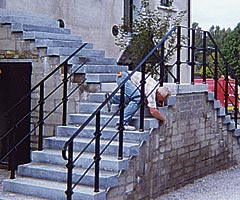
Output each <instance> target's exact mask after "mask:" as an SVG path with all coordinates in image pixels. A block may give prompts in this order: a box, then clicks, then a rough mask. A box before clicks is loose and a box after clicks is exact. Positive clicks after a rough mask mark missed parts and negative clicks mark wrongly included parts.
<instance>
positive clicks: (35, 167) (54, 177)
mask: <svg viewBox="0 0 240 200" xmlns="http://www.w3.org/2000/svg"><path fill="white" fill-rule="evenodd" d="M85 170H86V169H84V168H77V167H75V168H74V173H73V183H77V181H78V179H79V178H80V177H81V176H82V175H83V174H84V172H85ZM94 173H95V171H94V169H90V170H89V172H88V173H87V174H86V175H85V177H84V178H83V179H82V180H81V183H80V184H81V185H87V186H92V187H93V186H94V176H95V174H94ZM18 175H20V176H24V177H32V178H37V179H45V180H50V181H57V182H64V183H67V173H66V167H65V166H60V165H52V164H47V163H44V164H43V163H29V164H24V165H20V166H19V169H18ZM117 176H118V173H117V172H111V171H103V170H102V171H100V176H99V184H100V187H101V188H108V187H110V186H112V187H113V186H115V185H116V184H117V182H118V180H117Z"/></svg>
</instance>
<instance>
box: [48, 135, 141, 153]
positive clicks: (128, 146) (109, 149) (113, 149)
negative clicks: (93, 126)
mask: <svg viewBox="0 0 240 200" xmlns="http://www.w3.org/2000/svg"><path fill="white" fill-rule="evenodd" d="M116 132H117V131H116ZM93 134H94V132H92V133H91V135H89V138H76V139H75V140H74V149H73V150H74V151H79V152H81V151H82V150H83V149H84V148H86V150H85V152H88V153H94V152H95V143H94V142H93V143H92V144H90V145H89V146H88V144H89V142H90V141H91V140H92V138H93V137H94V135H93ZM112 137H113V136H112ZM68 139H69V138H66V137H49V138H46V139H45V140H44V148H48V149H62V147H63V146H64V144H65V142H66V141H67V140H68ZM109 142H110V141H108V140H103V139H101V141H100V151H102V150H103V149H104V148H106V149H105V151H104V155H113V156H117V155H118V146H119V142H118V141H113V142H111V144H110V145H109ZM108 145H109V146H108ZM138 153H139V144H138V143H133V142H124V146H123V155H124V156H133V155H138Z"/></svg>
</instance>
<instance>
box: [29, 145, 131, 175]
mask: <svg viewBox="0 0 240 200" xmlns="http://www.w3.org/2000/svg"><path fill="white" fill-rule="evenodd" d="M78 153H79V152H78ZM78 153H75V154H74V157H76V155H77V154H78ZM93 157H94V154H92V153H86V152H85V153H83V155H82V156H81V158H80V159H79V160H78V161H77V162H76V163H75V166H76V167H81V168H87V167H88V166H89V165H90V164H91V163H92V162H93ZM32 161H33V162H41V163H49V164H55V165H62V166H65V165H66V160H63V158H62V152H61V150H55V149H44V150H43V151H33V152H32ZM128 167H129V161H128V158H126V157H125V158H123V159H122V160H118V158H117V156H111V155H103V156H102V157H101V164H100V169H101V170H107V171H114V172H118V171H120V170H127V169H128Z"/></svg>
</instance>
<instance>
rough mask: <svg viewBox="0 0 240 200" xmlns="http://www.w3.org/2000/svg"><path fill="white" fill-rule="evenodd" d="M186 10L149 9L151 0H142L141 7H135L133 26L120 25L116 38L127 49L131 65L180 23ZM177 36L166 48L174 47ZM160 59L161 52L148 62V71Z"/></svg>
mask: <svg viewBox="0 0 240 200" xmlns="http://www.w3.org/2000/svg"><path fill="white" fill-rule="evenodd" d="M184 15H185V11H180V12H176V11H173V9H172V8H171V7H170V8H167V9H164V10H163V9H162V8H160V7H158V8H157V9H155V10H151V9H149V0H142V1H141V7H140V8H139V9H135V15H134V16H135V17H134V18H135V19H134V20H133V23H132V26H131V27H125V26H124V24H122V25H120V26H119V34H118V35H117V36H116V38H115V44H116V45H117V46H119V47H120V49H121V50H125V54H127V56H128V59H129V60H130V62H131V65H132V66H133V67H135V66H136V65H137V64H138V63H139V62H140V61H141V60H142V59H143V58H144V57H145V56H146V55H147V54H148V53H149V51H150V50H152V48H153V47H154V46H155V45H156V44H157V43H158V42H159V41H160V40H161V39H162V38H163V37H164V36H165V34H166V33H167V32H168V31H169V30H170V28H171V27H172V26H174V25H179V24H180V22H181V21H182V18H183V16H184ZM175 38H176V37H172V38H171V39H170V40H169V42H168V43H167V47H166V49H170V48H171V47H173V44H174V41H175ZM158 60H159V54H155V55H154V56H152V57H151V58H150V59H149V60H148V61H147V63H146V66H147V71H150V69H151V68H152V66H154V65H155V64H156V63H157V62H158Z"/></svg>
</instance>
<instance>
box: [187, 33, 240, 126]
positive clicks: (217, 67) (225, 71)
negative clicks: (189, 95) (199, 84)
mask: <svg viewBox="0 0 240 200" xmlns="http://www.w3.org/2000/svg"><path fill="white" fill-rule="evenodd" d="M192 31H193V34H192V47H191V48H192V63H191V65H192V67H193V65H195V64H196V63H197V61H195V60H194V55H195V54H194V53H193V51H194V50H196V53H197V52H199V51H200V52H202V61H199V62H198V64H201V65H202V66H203V77H202V79H203V83H204V84H206V83H207V81H206V68H207V67H208V69H209V71H210V72H211V74H212V75H213V77H214V78H213V79H214V97H215V99H219V95H220V94H219V91H221V93H224V98H225V100H224V107H225V111H226V114H229V110H228V104H229V103H230V104H232V105H233V106H234V109H233V110H234V121H235V128H237V124H238V116H239V114H240V113H239V108H238V106H239V105H238V104H239V101H240V98H239V96H238V81H237V79H235V74H233V73H231V74H230V70H231V68H230V66H229V64H228V62H227V60H226V59H225V56H224V54H223V53H222V52H221V50H220V49H219V47H218V45H217V43H216V42H215V40H214V38H213V36H212V35H211V34H210V32H208V31H201V32H202V37H203V38H202V40H203V44H202V47H197V46H195V45H194V41H195V35H194V29H193V30H192ZM207 39H208V41H209V42H208V45H210V44H209V43H211V44H212V46H207ZM213 52H214V55H213V54H212V53H213ZM207 56H210V57H211V58H212V60H213V63H212V64H213V65H214V69H211V67H210V66H209V65H210V63H207ZM220 59H221V60H222V63H223V65H221V64H220ZM222 75H223V76H224V80H225V85H224V86H223V85H222V84H221V83H220V82H219V77H221V76H222ZM229 75H231V76H232V79H234V81H235V84H232V83H231V81H230V79H229ZM193 81H194V78H193V79H192V82H193ZM229 90H231V91H233V93H234V100H232V98H229Z"/></svg>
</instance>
